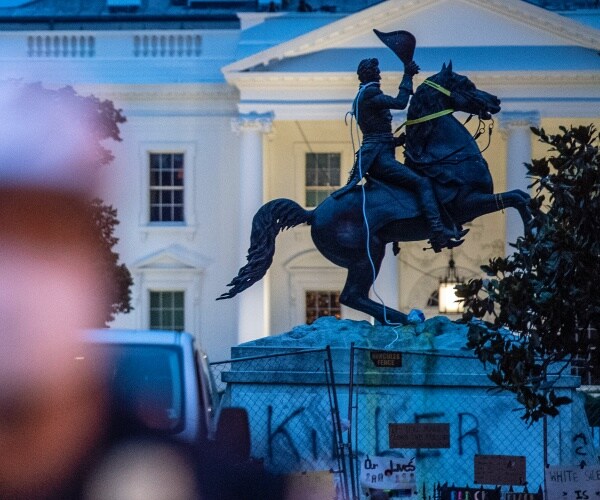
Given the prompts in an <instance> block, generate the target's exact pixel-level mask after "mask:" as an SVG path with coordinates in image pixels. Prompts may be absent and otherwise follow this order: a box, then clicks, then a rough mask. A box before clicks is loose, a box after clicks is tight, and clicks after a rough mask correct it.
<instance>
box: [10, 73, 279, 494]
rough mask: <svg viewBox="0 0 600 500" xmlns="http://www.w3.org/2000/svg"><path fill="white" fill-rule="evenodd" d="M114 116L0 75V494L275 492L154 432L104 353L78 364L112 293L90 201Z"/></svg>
mask: <svg viewBox="0 0 600 500" xmlns="http://www.w3.org/2000/svg"><path fill="white" fill-rule="evenodd" d="M124 121H125V119H124V117H123V116H122V115H121V113H120V111H119V110H116V109H115V108H114V107H113V105H112V103H111V102H110V101H100V100H98V99H96V98H95V97H92V96H90V97H81V96H78V95H77V94H76V93H75V92H74V91H73V89H71V88H68V87H66V88H63V89H59V90H48V89H45V88H43V87H42V86H41V85H40V84H24V83H22V82H15V81H8V82H1V81H0V499H14V500H25V499H26V500H35V499H48V500H58V499H60V500H68V499H80V498H81V499H87V500H101V499H123V500H129V499H131V500H137V499H140V500H154V499H156V500H163V499H164V500H197V499H200V500H212V499H218V500H229V499H231V500H243V499H248V500H250V499H252V500H259V499H260V500H262V499H267V498H268V499H270V500H271V499H273V500H276V499H278V498H282V496H281V495H282V493H281V492H282V491H283V489H282V488H283V485H282V484H281V482H280V481H279V478H276V477H274V476H271V475H269V474H266V473H265V472H264V471H263V470H262V469H261V468H257V467H253V466H252V463H251V462H248V463H244V462H242V463H238V462H236V461H235V458H234V457H231V456H229V454H228V453H227V450H226V449H217V448H215V447H214V446H210V447H209V446H204V445H208V443H202V445H199V446H197V447H192V446H185V445H183V444H181V443H176V442H174V441H172V440H169V439H167V438H166V437H165V436H161V435H158V434H155V433H152V432H151V431H149V430H148V429H146V428H145V427H144V425H143V423H142V422H140V421H139V419H136V417H135V415H133V414H129V413H127V412H123V411H121V410H119V409H118V405H117V404H115V401H114V395H113V394H110V393H109V390H108V386H109V384H108V378H109V377H108V374H107V373H104V372H105V371H106V366H105V365H104V364H103V363H102V362H100V363H91V362H90V363H88V362H78V360H79V359H80V360H81V361H83V359H84V358H86V352H85V351H84V349H85V348H84V347H83V346H84V344H83V343H82V342H80V335H81V332H82V330H84V329H85V328H90V327H98V326H102V325H103V324H104V321H105V319H106V317H107V310H110V307H111V302H112V301H113V300H114V298H113V297H112V295H113V293H114V290H113V288H114V287H113V286H112V283H110V281H111V280H110V278H109V277H108V276H107V275H106V274H107V273H106V272H103V271H102V269H103V268H102V266H98V261H99V259H101V256H100V252H101V251H102V249H101V248H100V247H101V245H99V239H98V227H96V226H95V225H94V219H93V217H92V214H91V212H90V207H91V204H90V201H91V199H92V198H93V196H94V189H95V179H96V177H97V174H98V170H99V168H100V167H101V166H102V165H105V164H107V163H109V162H110V161H111V160H112V155H111V153H110V151H109V150H107V149H105V148H104V147H103V146H102V141H103V140H105V139H114V140H120V136H119V129H118V124H119V123H122V122H124ZM89 357H90V359H91V358H92V357H93V356H89Z"/></svg>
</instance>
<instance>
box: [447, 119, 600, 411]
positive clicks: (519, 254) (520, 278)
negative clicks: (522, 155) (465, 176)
mask: <svg viewBox="0 0 600 500" xmlns="http://www.w3.org/2000/svg"><path fill="white" fill-rule="evenodd" d="M531 130H532V132H533V133H534V134H535V135H536V136H537V137H538V139H539V141H540V142H542V143H544V144H546V145H548V146H549V150H548V153H549V154H548V156H546V157H544V158H541V159H534V160H532V162H531V163H530V164H526V168H527V171H528V175H529V177H530V178H532V179H533V184H532V186H533V187H534V188H535V197H534V198H533V199H532V201H531V208H532V210H533V213H534V219H533V221H532V223H531V228H530V229H531V230H530V231H529V232H526V234H525V235H524V236H523V237H519V238H518V239H517V241H516V243H515V244H514V245H513V246H514V247H515V248H516V250H515V252H514V253H513V254H512V255H510V256H508V257H506V258H502V257H498V258H495V259H492V260H491V261H490V262H489V264H488V265H485V266H482V270H483V271H484V272H485V274H486V275H487V278H486V279H474V280H470V281H469V282H468V283H466V284H463V285H461V286H460V287H459V289H458V293H457V294H458V296H459V297H461V298H463V299H464V300H465V314H464V317H463V320H465V321H467V322H468V324H469V339H468V346H469V347H470V348H471V349H473V350H474V352H475V353H476V355H477V356H478V357H479V359H480V360H481V361H482V362H483V363H484V364H489V365H491V366H492V371H491V373H490V378H491V380H492V381H493V382H494V383H495V384H497V385H498V386H499V387H500V388H502V389H505V390H508V391H511V392H513V393H515V395H516V397H517V400H518V401H519V403H520V404H521V405H522V406H523V408H524V410H525V412H524V415H523V419H524V420H526V421H529V422H534V421H536V420H538V419H539V418H541V417H542V416H544V415H551V416H555V415H557V414H558V407H559V406H560V405H563V404H567V403H569V402H570V400H569V398H566V397H559V396H557V394H556V392H555V391H554V389H553V385H554V382H555V381H556V379H557V375H560V374H561V373H563V372H565V370H568V369H569V363H570V361H571V360H572V359H573V358H574V357H578V356H583V357H585V356H588V355H589V354H590V353H593V352H595V353H596V354H595V357H596V358H597V357H598V350H597V348H598V346H597V345H594V341H593V340H590V338H589V336H588V335H587V331H588V328H599V327H600V324H599V323H600V286H599V284H598V279H599V277H600V154H599V149H598V148H599V145H600V136H599V134H598V132H597V130H596V128H595V127H594V126H593V125H589V126H579V127H571V128H569V129H567V128H565V127H560V132H559V133H557V134H547V133H546V132H545V131H544V129H536V128H532V129H531ZM596 342H597V341H596Z"/></svg>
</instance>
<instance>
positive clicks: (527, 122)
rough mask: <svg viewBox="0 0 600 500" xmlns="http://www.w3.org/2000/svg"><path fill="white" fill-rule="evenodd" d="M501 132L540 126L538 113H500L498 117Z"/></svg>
mask: <svg viewBox="0 0 600 500" xmlns="http://www.w3.org/2000/svg"><path fill="white" fill-rule="evenodd" d="M499 117H500V118H499V124H500V127H501V130H505V131H508V130H511V129H515V128H523V127H525V128H529V127H539V126H540V113H539V112H537V111H502V112H501V113H500V115H499Z"/></svg>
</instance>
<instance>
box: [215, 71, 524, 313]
mask: <svg viewBox="0 0 600 500" xmlns="http://www.w3.org/2000/svg"><path fill="white" fill-rule="evenodd" d="M455 111H463V112H465V113H469V114H474V115H478V116H479V117H480V119H489V118H491V115H492V114H494V113H497V112H499V111H500V101H499V99H498V98H497V97H496V96H493V95H492V94H489V93H487V92H484V91H481V90H478V89H477V88H476V87H475V85H474V84H473V82H471V81H470V80H469V79H468V78H467V77H465V76H462V75H459V74H457V73H454V72H453V71H452V63H450V64H449V65H448V66H446V65H445V64H444V66H443V67H442V70H441V71H440V72H439V73H437V74H435V75H433V76H432V77H430V78H428V79H427V80H425V82H424V83H423V84H421V85H420V86H419V88H418V89H417V91H416V93H415V95H414V96H413V97H412V100H411V103H410V106H409V109H408V121H407V122H406V127H407V132H406V152H405V155H406V163H407V165H409V166H410V167H411V168H414V169H415V170H417V171H419V172H421V173H422V174H423V175H428V176H430V177H432V179H433V180H434V186H435V190H436V195H437V197H438V200H439V201H440V203H441V204H442V214H443V215H444V216H445V217H447V218H448V222H449V223H453V224H454V225H455V226H457V227H460V226H462V225H463V224H465V223H467V222H470V221H472V220H473V219H475V218H477V217H480V216H481V215H485V214H488V213H492V212H496V211H499V210H504V208H508V207H512V208H516V209H517V210H518V211H519V214H520V215H521V219H522V220H523V224H524V225H525V228H527V226H528V223H529V222H530V220H531V213H530V211H529V208H528V204H529V199H530V198H529V195H528V194H527V193H525V192H523V191H520V190H513V191H509V192H506V193H499V194H494V193H493V183H492V177H491V175H490V172H489V169H488V165H487V162H486V161H485V159H484V158H483V156H482V155H481V152H480V150H479V147H478V146H477V143H476V142H475V140H474V138H473V137H472V136H471V134H470V133H469V132H468V131H467V129H466V128H465V127H464V125H463V124H461V123H460V122H459V121H458V120H457V119H456V118H454V116H452V113H453V112H455ZM303 223H306V224H309V225H310V226H311V235H312V239H313V242H314V244H315V246H316V247H317V249H318V250H319V251H320V252H321V254H323V256H325V257H326V258H327V259H329V260H330V261H331V262H333V263H334V264H336V265H338V266H340V267H344V268H346V269H347V270H348V275H347V278H346V284H345V285H344V289H343V290H342V293H341V296H340V302H341V303H342V304H344V305H346V306H348V307H351V308H353V309H357V310H359V311H362V312H364V313H366V314H369V315H371V316H373V317H374V318H375V319H376V320H378V321H379V322H381V323H383V324H385V323H392V324H406V323H408V317H407V315H406V314H404V313H402V312H400V311H397V310H395V309H392V308H390V307H385V306H384V305H382V304H380V303H378V302H375V301H373V300H371V299H370V298H369V290H370V288H371V286H372V285H373V282H374V281H375V278H376V277H377V274H378V272H379V269H380V266H381V262H382V260H383V257H384V255H385V247H386V245H387V244H388V243H391V242H400V241H418V240H427V239H428V238H429V237H430V235H429V234H428V232H429V229H428V224H427V223H426V221H425V219H424V218H423V216H422V215H421V214H420V212H419V209H418V203H417V200H416V197H415V195H414V193H412V192H410V191H409V190H407V189H403V188H400V187H395V186H389V185H384V184H383V183H381V182H380V181H377V180H376V179H373V178H369V177H368V176H367V181H366V183H365V184H364V185H363V186H356V187H354V188H353V189H351V190H350V191H348V192H347V193H345V194H343V195H341V196H339V197H335V196H329V197H328V198H326V199H325V200H324V201H323V202H322V203H321V204H320V205H319V206H318V207H316V208H315V209H314V210H305V209H304V208H302V207H301V206H300V205H299V204H298V203H296V202H295V201H292V200H288V199H285V198H280V199H276V200H272V201H270V202H268V203H266V204H265V205H263V206H262V207H261V208H260V209H259V210H258V212H257V213H256V215H255V216H254V219H253V221H252V233H251V237H250V248H249V250H248V257H247V259H248V262H247V264H246V265H245V266H244V267H242V268H241V269H240V271H239V273H238V275H237V276H236V277H235V278H234V279H233V280H232V281H231V283H229V284H228V286H229V287H231V288H230V290H229V291H228V292H226V293H223V294H222V295H221V296H220V297H219V298H218V299H217V300H219V299H228V298H231V297H233V296H235V295H237V294H238V293H240V292H242V291H243V290H245V289H246V288H248V287H250V286H252V284H254V283H256V282H257V281H259V280H260V279H261V278H262V277H263V276H264V275H265V274H266V272H267V270H268V269H269V267H270V266H271V263H272V261H273V255H274V253H275V238H276V236H277V234H278V233H279V232H280V231H282V230H284V229H288V228H290V227H294V226H297V225H299V224H303Z"/></svg>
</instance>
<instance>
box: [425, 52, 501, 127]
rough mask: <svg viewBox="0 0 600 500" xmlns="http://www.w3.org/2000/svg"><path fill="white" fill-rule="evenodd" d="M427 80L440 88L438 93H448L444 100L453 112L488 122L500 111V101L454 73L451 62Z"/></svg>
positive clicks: (464, 77) (462, 76)
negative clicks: (474, 116)
mask: <svg viewBox="0 0 600 500" xmlns="http://www.w3.org/2000/svg"><path fill="white" fill-rule="evenodd" d="M428 80H429V81H431V82H433V83H434V84H437V85H438V86H439V87H441V89H442V90H440V92H443V91H444V90H446V91H448V92H449V94H450V95H446V98H447V99H448V100H449V101H450V102H449V107H451V108H452V109H454V110H455V111H463V112H465V113H469V114H472V115H477V116H479V117H480V118H482V119H484V120H489V119H490V118H491V117H492V115H493V114H496V113H498V112H499V111H500V99H498V98H497V97H496V96H495V95H493V94H490V93H489V92H484V91H483V90H479V89H478V88H477V87H476V86H475V84H474V83H473V82H472V81H471V80H469V79H468V78H467V77H466V76H464V75H459V74H458V73H454V71H452V61H450V62H449V63H448V66H446V64H444V65H443V66H442V70H441V71H440V72H439V73H437V74H435V75H433V76H432V77H430V78H428ZM438 90H439V89H438ZM443 93H444V92H443Z"/></svg>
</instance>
